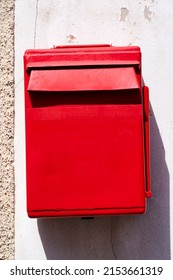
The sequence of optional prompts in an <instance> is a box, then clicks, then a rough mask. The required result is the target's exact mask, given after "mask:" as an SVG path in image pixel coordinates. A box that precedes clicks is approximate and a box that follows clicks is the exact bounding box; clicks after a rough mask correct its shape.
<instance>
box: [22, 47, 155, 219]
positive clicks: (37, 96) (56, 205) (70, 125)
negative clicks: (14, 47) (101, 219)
mask: <svg viewBox="0 0 173 280" xmlns="http://www.w3.org/2000/svg"><path fill="white" fill-rule="evenodd" d="M24 71H25V118H26V183H27V212H28V215H29V217H72V216H82V217H84V216H98V215H117V214H118V215H119V214H141V213H144V212H145V210H146V198H147V197H150V196H151V191H150V156H149V92H148V88H147V87H146V86H144V85H143V83H142V76H141V52H140V48H139V47H113V46H110V45H88V46H61V47H56V48H53V49H43V50H27V51H26V52H25V55H24Z"/></svg>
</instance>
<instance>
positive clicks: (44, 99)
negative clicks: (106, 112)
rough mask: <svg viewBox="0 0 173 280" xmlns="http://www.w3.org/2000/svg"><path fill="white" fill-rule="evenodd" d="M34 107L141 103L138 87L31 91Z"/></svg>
mask: <svg viewBox="0 0 173 280" xmlns="http://www.w3.org/2000/svg"><path fill="white" fill-rule="evenodd" d="M29 96H30V100H31V105H32V107H33V108H41V107H56V106H59V105H75V104H76V105H79V104H80V105H92V104H93V105H97V104H98V105H99V104H119V105H120V104H141V103H142V100H141V94H140V91H139V90H138V89H130V90H117V91H77V92H30V93H29Z"/></svg>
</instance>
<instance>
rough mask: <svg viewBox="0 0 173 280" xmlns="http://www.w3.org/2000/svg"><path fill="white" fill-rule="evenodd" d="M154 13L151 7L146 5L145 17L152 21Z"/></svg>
mask: <svg viewBox="0 0 173 280" xmlns="http://www.w3.org/2000/svg"><path fill="white" fill-rule="evenodd" d="M152 15H153V12H151V11H150V8H149V7H147V6H145V9H144V17H145V18H146V19H147V20H148V21H151V20H152Z"/></svg>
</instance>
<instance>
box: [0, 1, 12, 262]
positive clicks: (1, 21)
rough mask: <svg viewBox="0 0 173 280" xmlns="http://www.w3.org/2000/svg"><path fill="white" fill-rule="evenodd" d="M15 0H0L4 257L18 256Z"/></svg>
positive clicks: (0, 248) (0, 236) (0, 253)
mask: <svg viewBox="0 0 173 280" xmlns="http://www.w3.org/2000/svg"><path fill="white" fill-rule="evenodd" d="M13 58H14V1H13V0H7V1H5V0H1V1H0V259H13V258H14V149H13V148H14V147H13V146H14V145H13V140H14V75H13V71H14V61H13Z"/></svg>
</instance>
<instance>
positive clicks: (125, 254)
mask: <svg viewBox="0 0 173 280" xmlns="http://www.w3.org/2000/svg"><path fill="white" fill-rule="evenodd" d="M150 112H151V116H150V130H151V132H150V145H151V186H152V193H153V197H152V198H150V199H149V200H148V210H147V213H146V214H145V215H140V216H136V215H135V216H133V215H132V216H114V217H101V218H94V219H90V220H83V219H80V218H71V219H54V218H53V219H38V229H39V233H40V237H41V240H42V244H43V247H44V250H45V254H46V257H47V259H48V260H50V259H52V260H55V259H57V260H58V259H60V260H65V259H71V260H75V259H79V260H80V259H82V260H85V259H88V260H89V259H95V260H99V259H118V260H123V259H127V260H132V259H134V260H141V259H144V260H148V259H151V260H152V259H156V260H166V259H170V217H169V211H170V209H169V208H170V207H169V173H168V169H167V165H166V162H165V151H164V147H163V143H162V140H161V136H160V133H159V130H158V126H157V123H156V120H155V117H154V114H153V111H152V108H150Z"/></svg>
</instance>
